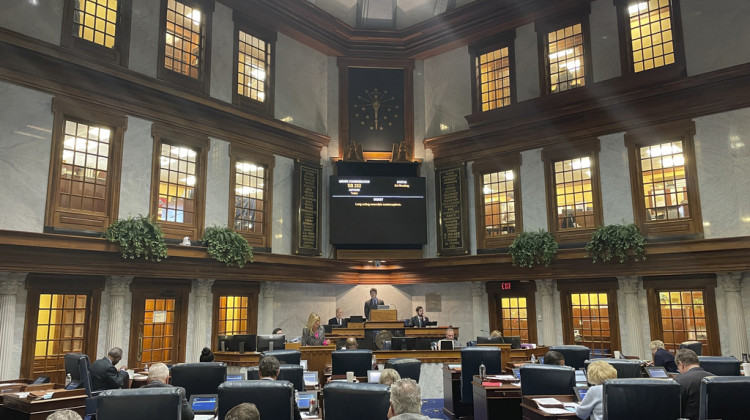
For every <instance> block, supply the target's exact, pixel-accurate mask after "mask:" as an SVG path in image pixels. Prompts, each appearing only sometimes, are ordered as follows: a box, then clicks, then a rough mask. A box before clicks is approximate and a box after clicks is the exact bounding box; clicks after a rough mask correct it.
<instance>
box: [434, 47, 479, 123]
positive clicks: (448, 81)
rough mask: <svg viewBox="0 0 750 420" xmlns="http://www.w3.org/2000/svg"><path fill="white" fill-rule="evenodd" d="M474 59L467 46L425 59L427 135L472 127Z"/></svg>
mask: <svg viewBox="0 0 750 420" xmlns="http://www.w3.org/2000/svg"><path fill="white" fill-rule="evenodd" d="M470 63H471V59H470V57H469V50H468V48H467V47H461V48H457V49H455V50H453V51H449V52H447V53H444V54H440V55H438V56H435V57H431V58H428V59H427V60H425V61H424V103H425V106H424V108H425V125H424V127H425V137H435V136H439V135H443V134H448V133H453V132H456V131H461V130H465V129H467V128H469V125H468V123H467V122H466V118H464V117H465V116H466V115H469V114H471V73H470V66H469V64H470Z"/></svg>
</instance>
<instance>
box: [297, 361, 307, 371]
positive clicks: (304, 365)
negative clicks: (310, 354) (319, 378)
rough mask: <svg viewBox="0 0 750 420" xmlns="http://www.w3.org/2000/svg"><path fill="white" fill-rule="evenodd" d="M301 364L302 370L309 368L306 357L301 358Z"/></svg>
mask: <svg viewBox="0 0 750 420" xmlns="http://www.w3.org/2000/svg"><path fill="white" fill-rule="evenodd" d="M299 365H300V366H302V370H307V360H305V359H302V360H300V361H299Z"/></svg>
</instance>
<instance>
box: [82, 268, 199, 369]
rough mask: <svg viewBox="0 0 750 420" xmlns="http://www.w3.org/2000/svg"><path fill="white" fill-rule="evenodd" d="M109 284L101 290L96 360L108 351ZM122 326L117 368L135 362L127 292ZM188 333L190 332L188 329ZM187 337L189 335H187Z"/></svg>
mask: <svg viewBox="0 0 750 420" xmlns="http://www.w3.org/2000/svg"><path fill="white" fill-rule="evenodd" d="M109 293H110V282H106V283H105V287H104V290H102V297H101V302H102V303H101V307H100V308H99V332H98V334H99V335H98V336H97V340H96V358H97V359H101V358H102V357H104V356H106V355H107V353H108V352H109V350H110V349H108V348H107V333H108V331H109V310H108V308H109V302H110V295H109ZM124 303H125V306H123V311H122V313H123V316H122V321H123V323H122V325H121V326H119V327H118V328H119V330H120V331H121V334H120V337H118V338H119V340H120V342H119V344H118V345H119V346H120V348H121V349H122V360H121V361H120V364H119V366H131V365H135V363H136V361H135V358H134V359H132V360H131V359H130V321H131V313H132V308H133V294H132V293H131V292H130V290H128V291H127V292H126V293H125V295H124ZM188 331H190V330H189V329H188ZM188 335H190V334H189V333H188Z"/></svg>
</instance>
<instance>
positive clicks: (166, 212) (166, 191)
mask: <svg viewBox="0 0 750 420" xmlns="http://www.w3.org/2000/svg"><path fill="white" fill-rule="evenodd" d="M197 155H198V153H197V152H196V151H195V150H193V149H191V148H188V147H184V146H175V145H170V144H162V148H161V157H160V161H159V162H160V166H161V173H166V175H167V176H166V177H161V179H162V180H161V181H160V182H159V198H158V200H159V208H158V211H157V218H158V219H159V220H164V221H167V222H175V223H185V224H192V221H193V220H194V213H195V188H194V187H195V182H196V178H195V176H196V170H195V168H196V167H195V162H196V157H197ZM191 168H192V171H191ZM164 178H166V180H164Z"/></svg>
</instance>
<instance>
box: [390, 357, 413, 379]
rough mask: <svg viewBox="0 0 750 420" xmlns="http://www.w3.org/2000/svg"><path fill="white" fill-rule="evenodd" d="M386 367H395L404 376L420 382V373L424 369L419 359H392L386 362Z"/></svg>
mask: <svg viewBox="0 0 750 420" xmlns="http://www.w3.org/2000/svg"><path fill="white" fill-rule="evenodd" d="M385 368H386V369H393V370H395V371H396V372H398V374H399V376H401V377H402V378H411V379H414V380H415V381H417V382H419V373H420V371H421V370H422V362H421V361H420V360H419V359H409V358H400V359H391V360H389V361H388V362H386V364H385Z"/></svg>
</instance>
